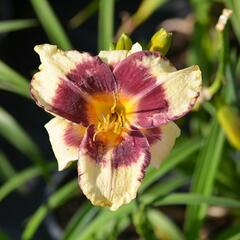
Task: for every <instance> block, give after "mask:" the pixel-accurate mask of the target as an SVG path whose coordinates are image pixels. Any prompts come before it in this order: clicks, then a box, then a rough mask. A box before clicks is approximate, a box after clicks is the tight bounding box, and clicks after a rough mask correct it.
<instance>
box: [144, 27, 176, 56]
mask: <svg viewBox="0 0 240 240" xmlns="http://www.w3.org/2000/svg"><path fill="white" fill-rule="evenodd" d="M171 41H172V33H169V32H167V31H166V30H165V29H164V28H161V29H160V30H159V31H157V32H156V33H155V34H154V35H153V36H152V38H151V40H150V42H149V44H148V49H149V51H158V52H160V53H161V54H162V55H166V53H167V52H168V49H169V47H170V44H171Z"/></svg>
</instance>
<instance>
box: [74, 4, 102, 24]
mask: <svg viewBox="0 0 240 240" xmlns="http://www.w3.org/2000/svg"><path fill="white" fill-rule="evenodd" d="M98 1H99V0H92V1H91V2H90V3H88V4H87V5H86V7H84V8H83V9H82V10H81V11H79V12H78V13H77V14H76V15H75V16H74V17H72V18H71V19H70V20H69V26H70V27H71V28H77V27H79V26H80V25H81V24H82V23H84V22H85V21H86V20H87V19H88V18H90V17H91V16H92V15H93V14H94V13H96V12H97V10H98Z"/></svg>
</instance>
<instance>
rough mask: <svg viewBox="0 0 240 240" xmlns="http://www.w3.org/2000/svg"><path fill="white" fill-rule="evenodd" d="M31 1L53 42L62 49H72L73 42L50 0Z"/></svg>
mask: <svg viewBox="0 0 240 240" xmlns="http://www.w3.org/2000/svg"><path fill="white" fill-rule="evenodd" d="M30 2H31V4H32V7H33V9H34V11H35V13H36V15H37V16H38V19H39V21H40V23H41V24H42V27H43V28H44V30H45V32H46V34H47V35H48V37H49V39H50V40H51V42H52V43H54V44H56V45H57V46H58V47H59V48H61V49H64V50H66V49H71V48H72V45H71V42H70V40H69V39H68V37H67V35H66V33H65V31H64V29H63V27H62V26H61V24H60V22H59V20H58V18H57V16H56V15H55V13H54V11H53V9H52V8H51V6H50V4H49V3H48V1H47V0H41V1H39V0H31V1H30Z"/></svg>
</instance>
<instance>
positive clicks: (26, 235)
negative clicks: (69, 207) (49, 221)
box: [22, 179, 79, 240]
mask: <svg viewBox="0 0 240 240" xmlns="http://www.w3.org/2000/svg"><path fill="white" fill-rule="evenodd" d="M77 194H79V189H78V185H77V180H76V179H74V180H72V181H71V182H69V183H67V184H66V185H64V186H63V187H61V188H60V189H59V190H57V191H56V192H55V193H54V194H53V195H52V196H51V197H50V198H49V199H48V201H47V203H46V204H43V205H41V206H40V207H39V208H38V209H37V211H36V212H35V213H34V214H33V216H32V217H31V218H30V220H29V221H28V223H27V226H26V228H25V229H24V232H23V237H22V238H23V240H30V239H32V237H33V235H34V234H35V232H36V231H37V229H38V227H39V225H40V224H41V222H42V221H43V220H44V218H45V217H46V216H47V214H48V213H49V211H51V210H53V209H54V208H56V207H58V206H60V205H62V204H64V203H65V202H66V201H67V200H69V199H71V198H72V197H73V196H76V195H77Z"/></svg>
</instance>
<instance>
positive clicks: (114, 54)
mask: <svg viewBox="0 0 240 240" xmlns="http://www.w3.org/2000/svg"><path fill="white" fill-rule="evenodd" d="M127 54H128V51H127V50H113V51H100V52H99V54H98V56H99V57H100V58H101V60H102V61H103V62H105V63H107V64H108V65H109V66H111V67H112V68H114V67H115V66H116V65H117V64H118V63H119V62H120V61H122V60H123V59H124V58H126V57H127Z"/></svg>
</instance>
